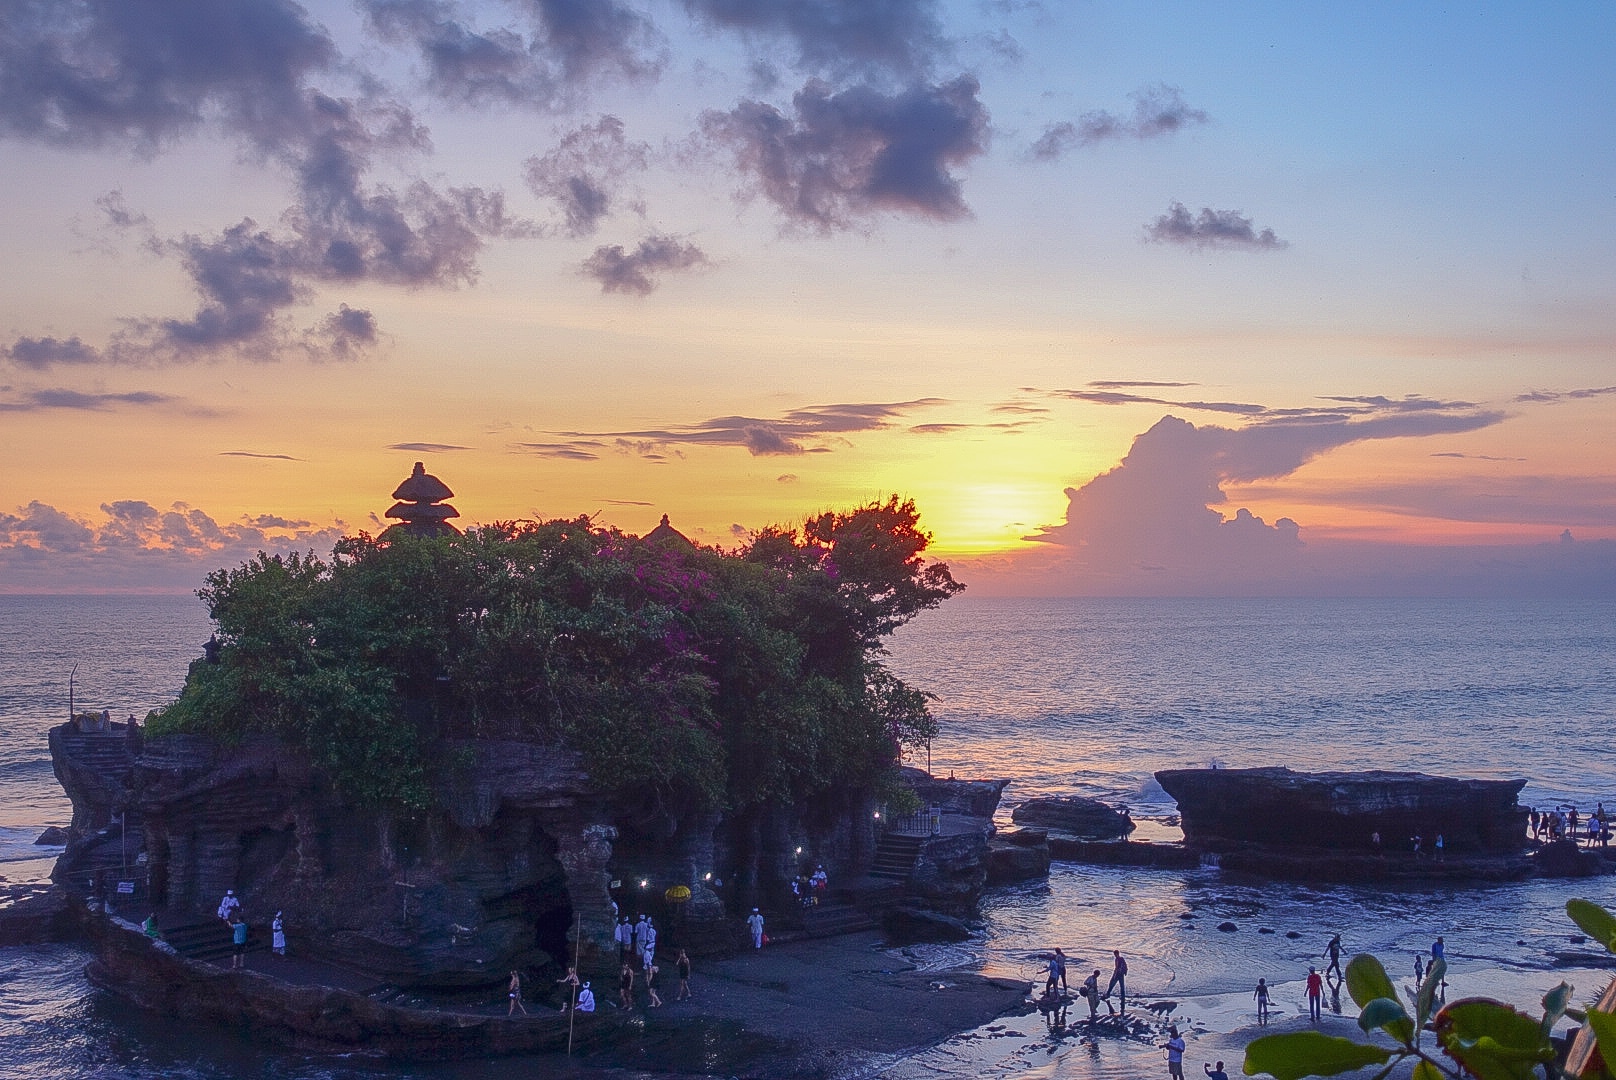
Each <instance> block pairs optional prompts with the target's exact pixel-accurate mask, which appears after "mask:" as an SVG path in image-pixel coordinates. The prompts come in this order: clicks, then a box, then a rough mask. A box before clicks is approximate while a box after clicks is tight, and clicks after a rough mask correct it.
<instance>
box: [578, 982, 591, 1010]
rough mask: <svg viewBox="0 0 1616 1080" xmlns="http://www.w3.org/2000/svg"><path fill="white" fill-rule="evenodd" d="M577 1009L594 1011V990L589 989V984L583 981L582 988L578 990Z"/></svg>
mask: <svg viewBox="0 0 1616 1080" xmlns="http://www.w3.org/2000/svg"><path fill="white" fill-rule="evenodd" d="M578 1011H579V1012H594V1011H595V992H594V991H593V990H591V989H589V984H588V983H584V988H583V989H582V990H580V991H578Z"/></svg>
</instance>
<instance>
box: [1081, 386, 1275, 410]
mask: <svg viewBox="0 0 1616 1080" xmlns="http://www.w3.org/2000/svg"><path fill="white" fill-rule="evenodd" d="M1051 393H1052V394H1054V395H1055V396H1056V397H1062V398H1065V399H1067V400H1068V401H1086V402H1088V403H1089V404H1090V405H1171V406H1173V407H1175V408H1179V409H1195V410H1197V411H1201V412H1220V413H1234V414H1236V415H1240V416H1256V415H1260V414H1263V413H1266V412H1268V411H1269V410H1268V407H1267V406H1265V405H1248V404H1244V403H1242V402H1237V401H1170V400H1167V399H1166V398H1157V397H1146V396H1144V395H1142V394H1125V393H1122V392H1121V391H1119V390H1054V391H1051Z"/></svg>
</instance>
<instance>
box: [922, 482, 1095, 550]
mask: <svg viewBox="0 0 1616 1080" xmlns="http://www.w3.org/2000/svg"><path fill="white" fill-rule="evenodd" d="M922 508H923V510H924V512H925V520H924V524H925V527H926V528H927V529H928V530H930V531H931V533H932V552H933V553H934V554H937V555H983V554H988V553H990V552H998V551H1013V550H1017V549H1019V548H1024V547H1026V546H1028V544H1029V541H1027V540H1026V539H1024V537H1026V536H1027V535H1028V534H1029V533H1032V532H1035V531H1036V530H1037V529H1038V527H1039V526H1040V525H1047V524H1050V523H1052V522H1057V521H1059V520H1061V517H1062V515H1064V514H1065V512H1066V497H1065V496H1064V495H1063V494H1062V492H1061V489H1060V488H1058V487H1051V486H1046V485H1035V484H1030V483H1028V484H1010V483H1002V484H994V483H984V484H967V485H962V486H959V487H952V488H946V489H943V490H939V491H935V492H932V493H930V494H928V495H927V496H926V497H925V500H924V502H923V503H922Z"/></svg>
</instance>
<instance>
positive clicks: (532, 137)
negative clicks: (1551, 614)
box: [0, 0, 1616, 595]
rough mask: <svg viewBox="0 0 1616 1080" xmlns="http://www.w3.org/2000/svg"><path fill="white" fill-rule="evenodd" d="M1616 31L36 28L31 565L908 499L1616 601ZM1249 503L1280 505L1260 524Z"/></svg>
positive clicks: (1005, 24)
mask: <svg viewBox="0 0 1616 1080" xmlns="http://www.w3.org/2000/svg"><path fill="white" fill-rule="evenodd" d="M1613 48H1616V6H1613V5H1611V4H1608V3H1572V4H1554V5H1525V4H1520V5H1491V6H1489V5H1474V6H1465V7H1463V8H1462V9H1461V10H1455V7H1454V6H1453V5H1435V4H1385V5H1358V4H1352V5H1347V4H1341V5H1328V6H1326V5H1309V4H1294V3H1275V4H1271V5H1262V4H1234V5H1219V6H1215V7H1208V6H1207V5H1204V4H1188V3H1186V4H1166V3H1162V4H1140V3H1131V2H1130V3H1055V2H1039V0H969V2H959V3H945V2H927V0H880V2H875V0H652V2H649V3H642V2H640V0H480V2H478V0H352V2H350V0H334V2H330V3H316V2H310V3H307V4H303V5H299V4H297V3H294V2H292V0H14V2H9V3H6V4H4V5H3V6H0V190H3V192H4V194H5V196H6V199H5V212H4V213H3V214H0V250H3V251H4V252H5V255H6V258H5V262H4V265H3V267H0V450H3V455H4V456H3V463H4V468H3V471H0V591H9V592H37V591H47V592H48V591H59V590H66V591H109V590H166V591H184V590H187V589H192V588H195V587H196V586H197V585H198V584H199V583H200V581H201V578H202V576H203V575H204V574H205V573H206V572H208V571H209V570H211V569H214V568H216V567H219V566H223V565H229V564H233V563H235V562H238V561H240V559H242V558H244V557H246V556H247V555H249V554H250V553H251V552H252V551H254V550H257V549H258V548H260V547H267V548H271V549H283V548H287V547H301V548H310V547H312V548H314V549H315V550H316V551H320V552H322V553H323V552H324V551H328V550H329V548H330V544H331V542H332V540H333V539H334V538H335V537H337V536H339V535H341V534H342V533H343V532H353V531H357V530H360V529H365V530H369V531H372V532H374V531H377V530H378V529H379V528H381V527H383V526H384V525H385V522H382V521H380V520H379V518H378V517H377V515H380V514H381V513H383V512H384V511H385V510H386V509H387V507H388V506H389V505H390V503H391V500H390V499H389V498H388V495H389V493H390V492H391V491H392V490H393V488H394V487H395V486H396V485H397V484H398V483H399V482H400V481H401V480H403V478H404V477H405V476H406V475H408V473H409V471H410V468H411V465H412V464H413V463H414V462H415V461H417V460H420V461H424V462H425V463H426V467H427V471H429V472H431V473H433V474H435V475H437V476H439V477H440V478H442V479H443V480H444V481H445V482H446V483H448V484H449V486H450V487H452V488H453V489H454V490H455V492H456V498H455V499H454V500H453V502H454V505H455V506H456V507H457V508H458V509H459V511H460V514H461V517H460V518H459V524H461V525H467V524H474V523H476V522H479V521H490V520H497V519H512V518H533V517H537V518H551V517H574V516H577V515H580V514H590V515H595V517H596V520H597V521H599V522H601V523H603V524H611V525H616V526H619V527H621V528H623V529H625V530H627V531H630V532H635V533H641V532H644V531H646V530H647V529H649V528H651V527H652V526H653V525H655V524H656V522H657V520H658V519H659V517H660V516H661V515H662V514H663V513H667V514H669V515H671V517H672V520H673V523H674V525H675V526H677V527H678V528H680V529H681V530H682V531H683V532H685V533H686V534H687V535H689V536H690V537H691V538H692V539H695V540H697V541H699V542H702V543H717V544H724V545H734V544H737V543H740V542H742V541H744V539H745V537H746V536H747V534H748V533H749V531H750V530H754V529H757V528H759V527H761V526H764V525H767V524H771V523H776V522H787V523H789V522H792V521H796V520H800V519H801V518H802V517H804V516H805V515H807V514H810V513H813V512H815V511H818V510H821V509H825V508H829V507H845V506H849V505H852V504H855V503H858V502H860V501H864V500H867V499H870V498H874V497H880V496H883V495H885V494H888V493H892V492H896V493H899V494H901V495H904V496H907V497H912V498H914V499H915V500H916V502H917V503H918V504H919V506H920V509H921V512H922V516H923V521H924V523H925V524H926V525H927V527H928V528H929V529H930V530H931V531H932V532H933V533H934V535H935V551H934V554H936V555H937V556H938V557H940V558H944V559H947V560H948V561H949V562H950V563H951V565H953V566H954V568H955V570H956V573H957V575H958V576H959V577H961V578H962V579H963V580H965V581H967V582H968V583H970V584H971V585H972V586H973V587H974V588H976V589H977V590H978V591H981V592H989V593H992V592H999V593H1044V594H1059V595H1082V594H1097V593H1109V594H1177V593H1185V594H1203V593H1210V594H1233V595H1242V594H1252V593H1256V594H1262V593H1325V594H1375V595H1383V594H1400V593H1432V594H1469V593H1480V594H1491V593H1500V592H1502V593H1527V594H1534V593H1540V592H1541V593H1549V594H1557V595H1558V594H1566V593H1574V594H1587V593H1589V592H1590V591H1592V592H1595V593H1603V594H1608V595H1616V438H1613V435H1612V432H1613V430H1616V348H1613V347H1616V64H1612V63H1611V56H1612V51H1613ZM1242 511H1244V512H1242Z"/></svg>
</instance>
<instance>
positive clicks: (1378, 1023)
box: [1358, 998, 1408, 1034]
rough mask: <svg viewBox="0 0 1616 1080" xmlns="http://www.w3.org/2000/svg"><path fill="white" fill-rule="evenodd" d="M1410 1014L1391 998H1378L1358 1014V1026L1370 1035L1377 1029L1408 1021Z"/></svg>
mask: <svg viewBox="0 0 1616 1080" xmlns="http://www.w3.org/2000/svg"><path fill="white" fill-rule="evenodd" d="M1407 1019H1408V1012H1407V1010H1405V1009H1404V1008H1403V1006H1402V1005H1401V1004H1400V1003H1399V1002H1397V1001H1394V1000H1393V999H1391V998H1376V999H1375V1000H1374V1001H1371V1002H1370V1003H1369V1004H1367V1005H1365V1006H1364V1007H1363V1012H1361V1013H1359V1014H1358V1026H1359V1027H1361V1028H1363V1030H1364V1033H1365V1034H1368V1033H1369V1032H1371V1031H1374V1030H1375V1029H1376V1028H1383V1027H1386V1026H1387V1025H1389V1024H1395V1023H1397V1021H1399V1020H1407Z"/></svg>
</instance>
